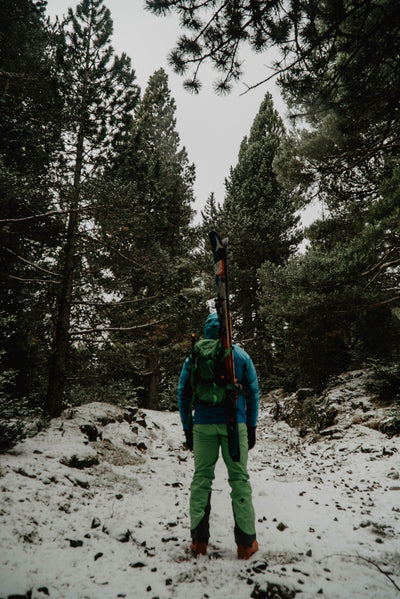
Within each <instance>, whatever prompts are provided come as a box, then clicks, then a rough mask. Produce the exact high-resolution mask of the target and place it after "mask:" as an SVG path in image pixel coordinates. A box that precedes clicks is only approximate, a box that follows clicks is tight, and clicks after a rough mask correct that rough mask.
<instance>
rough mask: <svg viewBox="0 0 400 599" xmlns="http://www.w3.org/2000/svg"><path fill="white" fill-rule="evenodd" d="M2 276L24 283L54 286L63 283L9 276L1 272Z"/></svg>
mask: <svg viewBox="0 0 400 599" xmlns="http://www.w3.org/2000/svg"><path fill="white" fill-rule="evenodd" d="M0 276H2V277H6V278H7V279H13V280H15V281H22V282H23V283H45V284H47V283H51V284H54V285H60V283H61V281H57V280H53V279H25V278H23V277H17V276H16V275H9V274H7V273H5V272H0Z"/></svg>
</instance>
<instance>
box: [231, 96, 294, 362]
mask: <svg viewBox="0 0 400 599" xmlns="http://www.w3.org/2000/svg"><path fill="white" fill-rule="evenodd" d="M284 135H285V130H284V126H283V123H282V120H281V119H280V117H279V115H278V113H277V112H276V111H275V110H274V107H273V102H272V98H271V96H270V94H266V96H265V98H264V100H263V102H262V104H261V106H260V109H259V112H258V114H257V116H256V117H255V119H254V122H253V125H252V127H251V131H250V135H249V137H248V138H244V140H243V141H242V144H241V146H240V151H239V157H238V163H237V165H236V166H235V167H234V168H233V169H232V170H231V173H230V177H229V180H228V181H227V182H226V188H227V196H226V199H225V202H224V206H223V212H224V216H225V225H226V232H227V233H228V236H229V237H230V238H231V241H230V244H229V247H230V265H231V266H230V281H231V282H230V290H231V293H232V296H233V297H232V313H233V316H234V327H235V329H236V331H237V334H238V338H239V340H240V341H241V342H242V343H243V344H244V346H245V347H246V348H247V349H248V350H249V352H250V353H251V355H252V356H253V357H254V360H255V362H257V363H258V366H259V370H260V371H264V369H265V366H266V362H267V360H268V352H266V351H265V350H264V346H265V345H266V344H265V339H264V335H263V323H262V320H261V318H260V313H259V295H258V294H259V291H260V284H259V277H258V274H257V270H258V269H259V268H260V266H261V265H262V264H263V263H264V262H265V261H270V262H272V263H273V264H276V265H283V264H285V263H286V262H287V260H288V258H289V257H290V255H291V254H292V253H293V252H294V251H295V249H296V247H297V244H298V242H299V233H298V231H296V224H297V222H298V217H296V216H295V210H296V203H295V201H294V197H293V196H292V195H291V194H290V193H289V192H288V191H287V190H286V189H284V188H283V187H282V185H281V184H280V183H279V182H278V180H277V176H276V172H275V169H274V159H275V157H276V155H277V152H278V150H279V147H280V144H281V142H282V140H283V139H284ZM268 366H269V368H271V364H270V363H269V364H268Z"/></svg>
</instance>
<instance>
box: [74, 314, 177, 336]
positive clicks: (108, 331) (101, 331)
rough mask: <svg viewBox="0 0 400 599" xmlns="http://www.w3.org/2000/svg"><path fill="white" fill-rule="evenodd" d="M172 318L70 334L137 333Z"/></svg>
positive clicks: (83, 330) (84, 330)
mask: <svg viewBox="0 0 400 599" xmlns="http://www.w3.org/2000/svg"><path fill="white" fill-rule="evenodd" d="M170 318H171V315H170V316H166V317H165V318H161V319H160V320H153V321H152V322H146V323H144V324H137V325H135V326H132V327H103V328H97V327H95V328H94V329H81V330H79V331H72V332H71V333H70V336H74V337H75V336H77V335H87V334H89V333H110V332H114V331H116V332H126V331H137V330H139V329H145V328H148V327H153V326H155V325H157V324H160V323H162V322H166V321H167V320H169V319H170Z"/></svg>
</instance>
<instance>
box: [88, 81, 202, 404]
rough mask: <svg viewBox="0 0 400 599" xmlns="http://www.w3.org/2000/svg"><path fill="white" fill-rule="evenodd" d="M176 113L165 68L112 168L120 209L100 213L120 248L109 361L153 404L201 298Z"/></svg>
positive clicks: (187, 170)
mask: <svg viewBox="0 0 400 599" xmlns="http://www.w3.org/2000/svg"><path fill="white" fill-rule="evenodd" d="M175 110H176V106H175V100H174V99H173V98H172V97H171V92H170V90H169V87H168V78H167V75H166V73H165V71H164V70H163V69H159V70H157V71H156V72H155V73H154V74H153V75H152V76H151V77H150V79H149V81H148V85H147V87H146V89H145V92H144V94H143V98H142V99H141V101H140V103H139V104H138V106H137V108H136V110H135V118H134V122H133V127H132V131H131V135H130V136H129V137H128V138H127V139H126V140H125V143H124V144H121V145H120V147H119V153H118V155H117V156H116V158H115V160H114V164H113V168H112V169H110V170H109V172H108V173H107V178H108V180H109V184H110V185H111V186H115V185H117V186H119V187H120V189H121V190H123V192H122V193H120V197H119V200H118V213H117V214H115V213H114V214H113V210H112V209H111V210H110V209H107V206H104V207H103V212H102V213H101V214H100V213H99V214H98V218H99V221H98V222H99V224H100V226H101V231H102V235H103V238H104V239H106V240H107V242H108V243H109V244H110V245H111V244H113V242H114V245H115V242H117V244H118V248H119V254H118V255H117V254H113V264H112V267H111V270H112V274H113V276H112V277H110V278H109V279H108V280H107V281H105V285H106V287H105V288H106V289H107V290H108V291H109V292H110V293H113V294H115V297H116V298H117V305H116V306H113V307H112V309H111V310H109V311H108V313H107V314H108V318H109V322H110V325H111V327H112V328H113V332H112V333H111V337H110V338H109V342H110V345H109V353H108V355H105V358H106V360H110V359H111V360H113V359H114V358H112V356H113V355H114V356H115V355H119V356H120V360H119V364H118V372H119V376H120V378H121V379H122V378H123V379H125V380H127V381H128V384H129V385H130V386H131V388H133V389H136V390H137V394H138V399H139V401H140V403H141V404H142V405H144V406H146V407H148V408H157V407H158V406H159V404H160V396H161V395H160V394H163V393H165V392H167V391H168V389H169V388H170V386H171V377H173V376H176V374H177V372H178V370H179V368H180V361H181V356H182V343H183V344H184V343H185V335H188V332H189V330H190V329H189V327H190V326H192V325H191V318H192V317H193V313H194V314H196V306H197V303H198V302H197V301H194V300H193V299H192V296H193V295H194V294H195V292H194V291H193V290H192V271H191V264H190V261H189V258H188V257H189V254H190V252H191V245H192V243H191V241H192V231H191V228H190V222H191V218H192V214H193V210H192V207H191V204H192V202H193V181H194V167H193V165H191V164H190V163H189V161H188V156H187V152H186V150H185V148H182V147H180V138H179V135H178V132H177V130H176V119H175ZM127 258H129V259H127ZM192 301H193V306H192V307H191V302H192ZM192 310H193V311H192ZM114 372H115V369H114Z"/></svg>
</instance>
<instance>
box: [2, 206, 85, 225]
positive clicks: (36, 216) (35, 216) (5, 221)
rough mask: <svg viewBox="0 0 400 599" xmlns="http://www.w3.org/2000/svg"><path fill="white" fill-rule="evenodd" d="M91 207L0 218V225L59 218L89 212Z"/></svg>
mask: <svg viewBox="0 0 400 599" xmlns="http://www.w3.org/2000/svg"><path fill="white" fill-rule="evenodd" d="M91 208H92V206H82V208H76V209H75V210H51V211H50V212H43V213H42V214H32V215H31V216H21V217H20V218H0V224H11V223H21V222H26V221H29V220H39V219H41V218H46V217H47V216H61V215H62V214H70V213H71V212H85V211H86V210H90V209H91Z"/></svg>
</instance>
